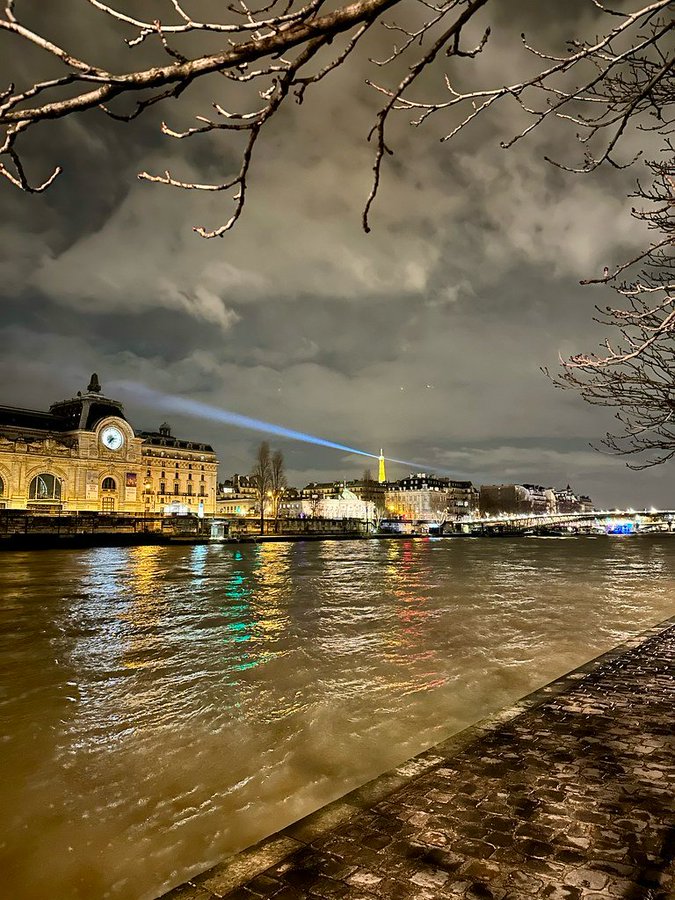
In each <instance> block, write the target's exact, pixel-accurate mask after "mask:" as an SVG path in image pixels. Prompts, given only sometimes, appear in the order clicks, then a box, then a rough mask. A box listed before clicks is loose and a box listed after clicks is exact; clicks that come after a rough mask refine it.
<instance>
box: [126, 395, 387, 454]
mask: <svg viewBox="0 0 675 900" xmlns="http://www.w3.org/2000/svg"><path fill="white" fill-rule="evenodd" d="M117 386H118V387H119V388H120V389H121V390H124V391H129V392H130V393H133V394H134V395H136V396H138V395H139V394H140V395H142V396H143V397H144V398H145V399H147V400H148V402H150V403H152V404H153V405H154V406H159V407H160V408H161V409H163V410H166V411H171V412H177V413H185V414H186V415H188V416H194V417H195V418H199V419H211V420H212V421H214V422H223V423H224V424H225V425H234V426H235V428H246V429H248V430H249V431H262V432H263V433H264V434H275V435H277V436H278V437H284V438H288V439H289V440H291V441H301V442H302V443H304V444H316V445H318V446H319V447H329V448H330V449H331V450H342V451H344V452H345V453H355V454H357V456H368V457H370V458H372V459H378V456H377V454H376V453H368V452H367V451H365V450H359V449H357V448H356V447H348V446H347V445H346V444H338V443H337V442H336V441H329V440H327V439H326V438H322V437H317V436H316V435H314V434H307V433H306V432H304V431H295V430H294V429H292V428H284V426H283V425H275V424H274V423H273V422H265V421H263V420H262V419H254V418H252V417H251V416H243V415H241V413H235V412H231V411H230V410H228V409H221V408H220V407H217V406H211V404H209V403H202V402H201V401H199V400H190V399H189V398H188V397H175V396H171V395H170V394H162V393H160V392H159V391H153V390H152V389H151V388H148V387H145V386H144V385H141V384H132V383H130V382H127V381H118V382H117ZM390 462H394V460H390Z"/></svg>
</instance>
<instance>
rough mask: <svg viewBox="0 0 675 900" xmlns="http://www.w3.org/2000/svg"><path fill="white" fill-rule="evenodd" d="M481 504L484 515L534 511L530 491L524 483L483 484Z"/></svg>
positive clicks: (481, 511) (481, 487)
mask: <svg viewBox="0 0 675 900" xmlns="http://www.w3.org/2000/svg"><path fill="white" fill-rule="evenodd" d="M479 505H480V513H481V515H482V516H495V515H499V514H501V513H527V512H532V508H531V505H530V492H529V491H528V489H527V488H526V487H525V486H524V485H522V484H482V485H481V486H480V501H479Z"/></svg>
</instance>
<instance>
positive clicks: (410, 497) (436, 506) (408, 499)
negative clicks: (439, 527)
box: [385, 472, 479, 523]
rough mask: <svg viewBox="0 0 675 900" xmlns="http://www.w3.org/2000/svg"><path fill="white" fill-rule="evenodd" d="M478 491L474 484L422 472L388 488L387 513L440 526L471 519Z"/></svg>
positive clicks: (476, 504) (390, 484)
mask: <svg viewBox="0 0 675 900" xmlns="http://www.w3.org/2000/svg"><path fill="white" fill-rule="evenodd" d="M478 496H479V494H478V491H477V490H476V488H475V487H474V486H473V485H472V483H471V482H470V481H453V480H451V479H450V478H445V477H443V476H437V475H428V474H427V473H426V472H418V473H416V474H413V475H408V476H407V477H406V478H402V479H401V480H400V481H396V482H390V483H389V484H388V485H387V490H386V494H385V503H386V508H387V512H388V513H389V514H390V515H392V516H400V517H401V518H403V519H408V520H410V521H413V522H428V523H432V522H438V521H448V520H453V519H459V518H462V517H464V516H469V515H471V514H472V513H473V512H474V511H475V510H476V509H477V507H478Z"/></svg>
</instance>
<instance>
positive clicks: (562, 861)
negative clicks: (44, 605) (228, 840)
mask: <svg viewBox="0 0 675 900" xmlns="http://www.w3.org/2000/svg"><path fill="white" fill-rule="evenodd" d="M674 663H675V622H674V621H673V620H671V622H670V623H666V624H664V625H661V626H657V627H655V628H653V629H651V630H650V631H649V632H646V633H645V634H644V635H641V636H640V637H639V638H636V639H633V640H632V641H629V642H628V643H627V644H624V645H623V646H622V647H620V648H617V649H616V650H613V651H611V652H610V653H607V654H605V655H604V656H602V657H599V658H598V659H597V660H595V661H593V662H592V663H589V664H588V665H586V666H584V667H582V668H581V669H579V670H577V671H576V672H573V673H570V674H569V675H567V676H564V677H563V678H561V679H559V680H558V681H556V682H553V683H552V684H551V685H548V686H547V687H545V688H542V689H541V690H540V691H537V692H536V693H535V694H533V695H530V697H528V698H525V699H524V700H523V701H521V702H520V703H519V704H517V705H516V706H515V707H513V708H511V709H510V710H506V711H504V712H503V713H500V714H499V715H498V716H495V717H492V719H490V720H487V721H486V722H484V723H480V724H479V725H478V726H474V727H473V728H471V729H468V730H467V731H465V732H462V733H461V734H460V735H457V736H455V737H454V738H451V739H450V740H449V741H446V742H445V743H444V744H441V745H439V746H437V747H434V748H433V749H431V750H428V751H426V752H425V753H423V754H421V755H420V756H419V757H416V758H415V759H413V760H410V761H409V762H408V763H406V764H404V765H402V766H400V767H399V768H398V769H396V770H394V771H393V772H391V773H388V774H387V775H385V776H382V778H380V779H377V780H376V781H375V782H372V783H371V784H370V785H366V786H365V787H364V788H361V789H360V790H358V791H354V792H353V793H352V794H349V795H347V796H346V797H345V798H343V799H342V800H340V801H337V802H336V803H334V804H331V805H330V806H328V807H326V808H325V809H324V810H321V811H319V812H318V813H316V814H314V815H313V816H309V817H308V818H307V819H305V820H303V821H301V822H299V823H296V824H295V825H294V826H291V827H290V828H287V829H285V830H284V831H283V832H280V833H279V834H277V835H275V836H273V837H271V838H268V839H267V840H265V841H262V842H261V843H260V844H259V845H257V846H256V847H255V848H252V849H251V850H249V851H246V852H245V853H242V854H239V855H238V856H235V857H233V858H232V859H231V860H228V861H227V862H225V863H223V864H222V865H219V866H216V867H215V868H213V869H211V870H209V871H208V872H205V873H204V874H202V875H200V876H198V877H195V878H193V879H192V880H191V881H190V882H189V883H187V884H185V885H183V886H182V887H180V888H177V889H175V890H174V891H171V892H170V893H169V894H167V895H165V897H166V900H209V898H211V900H212V898H214V897H218V898H220V897H226V898H227V900H256V898H262V897H265V898H267V897H270V898H274V900H309V898H324V900H332V898H335V900H437V898H438V900H440V898H459V897H462V898H472V900H527V898H547V900H591V898H594V900H599V898H603V900H604V898H609V900H612V898H624V900H673V898H675V864H674V855H675V816H674V805H675V804H674V797H675V752H674V750H675V747H674V737H673V735H674V732H675V729H674V727H673V709H674V702H673V701H674V700H675V691H674V686H675V678H674Z"/></svg>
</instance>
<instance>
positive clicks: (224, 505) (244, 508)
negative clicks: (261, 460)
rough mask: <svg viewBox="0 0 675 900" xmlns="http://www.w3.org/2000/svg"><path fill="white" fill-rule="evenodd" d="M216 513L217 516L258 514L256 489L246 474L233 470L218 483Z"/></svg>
mask: <svg viewBox="0 0 675 900" xmlns="http://www.w3.org/2000/svg"><path fill="white" fill-rule="evenodd" d="M216 513H217V514H218V515H219V516H230V517H244V516H257V515H259V514H260V510H259V504H258V501H257V497H256V489H255V486H254V484H253V482H252V480H251V478H250V477H249V476H248V475H239V474H237V473H236V472H235V474H234V475H233V476H232V478H228V479H226V480H225V481H221V482H220V483H219V484H218V493H217V495H216Z"/></svg>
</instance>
